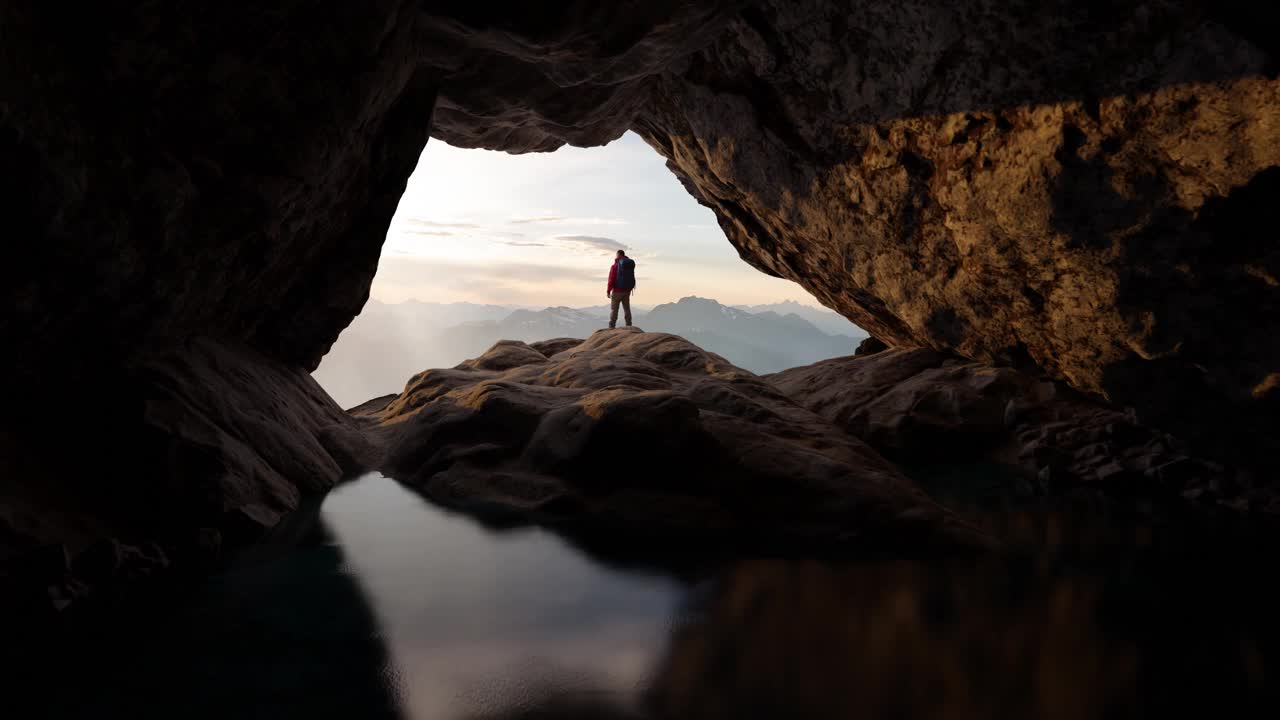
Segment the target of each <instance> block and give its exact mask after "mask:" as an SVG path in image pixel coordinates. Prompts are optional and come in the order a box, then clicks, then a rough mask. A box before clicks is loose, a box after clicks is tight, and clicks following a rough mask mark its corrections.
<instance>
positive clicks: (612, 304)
mask: <svg viewBox="0 0 1280 720" xmlns="http://www.w3.org/2000/svg"><path fill="white" fill-rule="evenodd" d="M618 303H622V309H623V310H624V311H625V312H624V316H625V317H626V319H627V327H631V291H630V290H614V291H613V294H612V295H610V296H609V327H617V325H618Z"/></svg>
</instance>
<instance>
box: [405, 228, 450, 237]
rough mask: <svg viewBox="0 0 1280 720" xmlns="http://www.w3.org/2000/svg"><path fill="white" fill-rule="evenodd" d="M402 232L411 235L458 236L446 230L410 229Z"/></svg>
mask: <svg viewBox="0 0 1280 720" xmlns="http://www.w3.org/2000/svg"><path fill="white" fill-rule="evenodd" d="M402 232H407V233H409V234H411V235H438V236H441V237H449V236H453V235H457V234H458V233H453V232H449V231H448V230H414V229H412V228H409V229H406V230H403V231H402Z"/></svg>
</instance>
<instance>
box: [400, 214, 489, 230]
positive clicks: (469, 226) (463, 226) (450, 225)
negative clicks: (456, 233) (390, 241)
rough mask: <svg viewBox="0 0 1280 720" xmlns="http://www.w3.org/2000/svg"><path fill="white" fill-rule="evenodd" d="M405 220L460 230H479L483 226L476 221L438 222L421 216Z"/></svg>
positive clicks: (417, 223)
mask: <svg viewBox="0 0 1280 720" xmlns="http://www.w3.org/2000/svg"><path fill="white" fill-rule="evenodd" d="M404 221H405V222H407V223H409V224H410V225H422V226H425V227H438V228H457V229H459V230H479V229H480V227H481V226H479V225H477V224H475V223H447V222H436V221H434V220H424V219H422V218H419V217H411V218H405V220H404Z"/></svg>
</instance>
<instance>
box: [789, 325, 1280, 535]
mask: <svg viewBox="0 0 1280 720" xmlns="http://www.w3.org/2000/svg"><path fill="white" fill-rule="evenodd" d="M767 380H768V381H769V382H771V383H773V385H774V386H776V387H777V388H778V389H779V390H781V391H782V392H784V393H785V394H787V395H788V396H789V397H791V398H793V399H795V400H796V401H797V402H800V403H801V404H803V405H804V406H805V407H808V408H809V409H810V410H813V411H814V412H816V413H818V414H819V415H822V416H823V417H825V418H827V419H829V420H831V421H832V422H834V423H835V424H836V425H838V426H840V427H843V428H844V429H846V430H847V431H848V432H850V433H851V434H853V435H854V436H856V437H859V438H861V439H863V440H865V441H866V442H868V443H869V444H870V445H871V446H872V447H875V448H876V449H877V450H880V451H881V452H883V453H885V454H886V455H888V456H889V457H891V458H894V459H897V460H900V461H903V462H908V463H913V464H916V465H930V464H932V465H937V466H948V467H952V468H958V467H963V466H964V465H965V464H966V463H975V462H978V461H983V462H987V463H992V464H995V465H1002V466H1005V467H1007V468H1009V469H1011V470H1013V471H1014V472H1015V474H1017V475H1022V476H1023V477H1024V478H1026V480H1027V481H1029V482H1030V483H1032V484H1033V485H1034V487H1035V488H1036V489H1037V491H1038V492H1048V493H1054V494H1060V493H1063V492H1066V491H1069V490H1070V489H1072V488H1078V487H1085V488H1092V489H1096V490H1100V491H1102V492H1104V493H1106V494H1110V495H1113V496H1114V495H1119V496H1125V495H1131V494H1135V493H1140V494H1143V495H1146V494H1148V493H1156V494H1164V495H1171V496H1174V497H1176V496H1178V495H1183V496H1185V497H1187V498H1193V499H1199V500H1215V501H1222V502H1226V503H1228V504H1230V505H1232V506H1234V507H1237V508H1241V509H1244V508H1250V507H1253V508H1256V509H1268V510H1270V511H1272V512H1275V511H1280V503H1277V502H1276V501H1275V499H1274V493H1273V492H1270V491H1268V490H1266V489H1259V490H1258V491H1256V492H1254V491H1253V490H1251V488H1250V485H1251V484H1252V480H1251V476H1250V475H1249V474H1248V473H1245V472H1244V471H1241V470H1237V469H1234V468H1230V467H1224V466H1223V465H1222V464H1219V463H1217V462H1213V461H1211V460H1206V459H1204V458H1203V457H1199V456H1197V455H1196V454H1195V453H1194V452H1193V451H1191V450H1190V449H1189V448H1188V447H1187V443H1186V442H1184V441H1182V440H1180V439H1178V438H1176V437H1174V436H1172V435H1169V434H1168V433H1165V432H1161V431H1159V430H1155V429H1152V428H1151V427H1150V426H1148V425H1146V424H1144V423H1141V422H1139V421H1138V420H1137V419H1136V418H1135V417H1134V416H1133V414H1132V413H1126V412H1124V411H1122V410H1120V409H1117V408H1114V407H1112V406H1109V405H1107V404H1106V403H1104V402H1101V401H1099V400H1098V399H1096V398H1089V397H1086V396H1083V395H1081V394H1080V393H1077V392H1074V391H1073V390H1071V389H1070V388H1068V387H1066V386H1064V385H1063V384H1061V383H1055V382H1052V381H1049V380H1044V379H1036V378H1034V377H1031V376H1028V375H1025V374H1022V373H1019V372H1017V371H1015V370H1012V369H1010V368H995V367H990V366H987V365H983V364H981V363H974V362H969V361H966V360H963V359H960V358H955V357H954V356H948V355H946V354H943V353H939V352H937V351H935V350H930V349H923V348H911V349H893V350H886V351H883V352H880V353H877V354H875V355H871V356H858V357H845V358H834V359H832V360H826V361H823V362H820V363H815V364H813V365H808V366H805V367H799V368H792V369H790V370H785V371H783V372H780V373H776V374H774V375H769V376H767Z"/></svg>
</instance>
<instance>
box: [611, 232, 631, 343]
mask: <svg viewBox="0 0 1280 720" xmlns="http://www.w3.org/2000/svg"><path fill="white" fill-rule="evenodd" d="M635 289H636V261H635V260H632V259H631V258H629V257H627V251H626V250H619V251H618V255H617V256H616V257H615V258H614V260H613V267H611V268H609V289H608V290H606V291H605V296H606V297H608V298H609V299H610V301H611V302H610V303H609V327H610V328H614V327H617V325H618V305H619V304H621V305H622V309H623V311H624V316H625V318H626V321H627V327H631V291H632V290H635Z"/></svg>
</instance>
